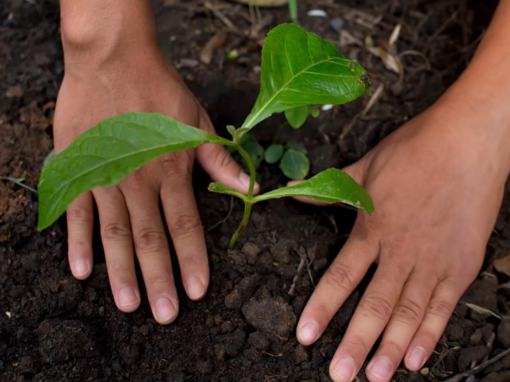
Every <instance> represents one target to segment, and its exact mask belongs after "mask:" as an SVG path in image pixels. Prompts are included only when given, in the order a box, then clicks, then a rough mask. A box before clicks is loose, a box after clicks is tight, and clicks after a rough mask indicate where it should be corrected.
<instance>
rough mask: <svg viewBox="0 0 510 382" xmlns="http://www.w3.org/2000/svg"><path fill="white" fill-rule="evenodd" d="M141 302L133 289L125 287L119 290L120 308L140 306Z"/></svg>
mask: <svg viewBox="0 0 510 382" xmlns="http://www.w3.org/2000/svg"><path fill="white" fill-rule="evenodd" d="M139 301H140V300H139V299H138V296H137V295H136V293H135V291H134V290H133V288H130V287H124V288H122V289H121V290H119V306H132V305H136V304H138V302H139Z"/></svg>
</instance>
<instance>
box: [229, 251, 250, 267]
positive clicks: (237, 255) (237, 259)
mask: <svg viewBox="0 0 510 382" xmlns="http://www.w3.org/2000/svg"><path fill="white" fill-rule="evenodd" d="M228 257H229V258H230V259H231V260H232V261H233V262H234V264H235V265H246V256H244V254H243V253H242V252H241V251H237V250H235V249H234V250H232V251H228Z"/></svg>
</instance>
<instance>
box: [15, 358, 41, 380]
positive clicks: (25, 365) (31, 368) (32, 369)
mask: <svg viewBox="0 0 510 382" xmlns="http://www.w3.org/2000/svg"><path fill="white" fill-rule="evenodd" d="M18 369H19V371H20V373H21V374H23V375H26V376H31V375H34V374H36V373H37V366H36V363H35V361H34V359H33V358H32V357H30V356H25V357H23V358H21V361H20V362H19V365H18Z"/></svg>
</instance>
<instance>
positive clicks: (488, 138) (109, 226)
mask: <svg viewBox="0 0 510 382" xmlns="http://www.w3.org/2000/svg"><path fill="white" fill-rule="evenodd" d="M509 3H510V0H503V1H502V2H501V4H500V7H499V9H498V11H497V14H496V16H495V19H494V20H493V23H492V25H491V27H490V29H489V31H488V32H487V34H486V36H485V38H484V40H483V42H482V43H481V45H480V47H479V49H478V51H477V53H476V55H475V57H474V58H473V60H472V62H471V64H470V66H469V68H468V69H467V70H466V72H465V73H464V74H463V75H462V76H461V77H460V78H459V80H458V81H457V82H456V83H455V84H454V85H453V86H452V87H451V88H450V89H449V90H448V91H447V92H446V93H445V94H444V95H443V96H442V97H441V99H440V100H438V101H437V102H436V103H435V104H434V105H433V106H432V107H431V108H430V109H429V110H427V111H426V112H425V113H423V114H421V115H420V116H418V117H416V118H414V119H413V120H411V121H410V122H408V123H407V124H406V125H404V126H402V127H401V128H400V129H398V130H397V131H396V132H395V133H393V134H392V135H390V136H389V137H388V138H387V139H385V140H384V141H383V142H381V144H379V145H378V146H377V147H376V148H375V149H374V150H372V151H371V152H370V153H369V154H367V155H366V156H365V157H364V158H363V159H361V160H360V161H359V162H357V163H355V164H354V165H352V166H349V167H348V168H346V169H345V170H346V171H347V172H348V173H350V174H351V175H352V176H353V177H354V178H355V179H356V180H357V181H358V182H360V183H361V184H362V185H363V186H364V187H365V188H366V189H367V190H368V191H369V192H370V194H371V195H372V198H373V200H374V204H375V211H376V212H375V214H374V215H373V216H372V217H368V216H367V215H366V214H364V213H360V214H359V216H358V219H357V221H356V224H355V227H354V229H353V231H352V234H351V235H350V237H349V240H348V241H347V243H346V245H345V246H344V248H343V249H342V251H341V253H340V254H339V256H338V257H337V258H336V259H335V261H334V262H333V264H332V265H331V267H330V268H329V269H328V271H327V272H326V274H325V275H324V277H323V278H322V280H321V282H320V284H319V285H318V287H317V289H316V291H315V293H314V294H313V296H312V297H311V299H310V301H309V302H308V305H307V306H306V308H305V310H304V312H303V314H302V316H301V318H300V321H299V323H298V327H297V336H298V339H299V341H300V342H301V343H303V344H304V345H309V344H311V343H313V342H315V341H316V340H317V339H318V338H319V337H320V335H321V334H322V332H323V331H324V330H325V328H326V326H327V325H328V323H329V321H330V320H331V318H332V317H333V315H334V314H335V313H336V311H337V310H338V309H339V307H340V306H341V305H342V304H343V302H344V301H345V299H346V298H347V297H348V296H349V294H350V293H351V292H352V291H353V290H354V288H355V287H356V285H357V284H358V283H359V281H360V280H361V279H362V277H363V276H364V275H365V274H366V272H367V270H368V268H369V267H370V266H371V265H372V264H373V263H374V262H376V263H377V264H378V268H377V271H376V274H375V275H374V278H373V279H372V282H371V283H370V286H369V287H368V289H367V291H366V292H365V294H364V296H363V299H362V301H361V302H360V305H359V307H358V309H357V311H356V313H355V315H354V317H353V319H352V321H351V324H350V326H349V328H348V331H347V333H346V335H345V337H344V339H343V341H342V343H341V345H340V347H339V348H338V351H337V353H336V354H335V356H334V358H333V360H332V362H331V376H332V378H333V379H334V380H335V381H351V380H352V379H353V378H354V376H355V375H356V374H357V372H358V371H359V370H360V368H361V366H362V365H363V362H364V361H365V359H366V357H367V356H368V352H369V351H370V350H371V348H372V347H373V345H374V343H375V341H376V340H377V338H378V337H379V336H380V335H381V333H382V332H383V330H385V331H384V335H383V339H382V342H381V345H380V346H379V348H378V350H377V352H376V354H375V356H374V357H373V359H372V360H371V362H370V363H369V365H368V368H367V376H368V378H369V380H370V381H371V382H374V381H389V380H390V378H391V375H393V373H394V371H395V369H396V367H397V366H398V364H399V363H400V360H401V359H403V358H404V359H405V363H406V366H407V367H408V368H409V369H410V370H418V369H419V368H421V366H422V365H423V363H424V362H425V360H426V359H427V358H428V357H430V355H431V354H432V351H433V349H434V346H435V344H436V343H437V341H438V340H439V338H440V336H441V334H442V332H443V331H444V328H445V326H446V323H447V321H448V319H449V318H450V316H451V313H452V311H453V309H454V307H455V305H456V303H457V301H458V300H459V298H460V296H461V295H462V293H463V292H464V290H465V289H466V288H467V287H468V285H469V284H470V282H471V281H472V280H474V278H475V277H476V275H477V273H478V271H479V269H480V266H481V264H482V261H483V256H484V251H485V245H486V243H487V240H488V238H489V236H490V233H491V231H492V228H493V226H494V222H495V219H496V216H497V214H498V211H499V208H500V204H501V200H502V195H503V189H504V184H505V180H506V178H507V176H508V173H509V171H510V150H509V149H508V145H509V142H510V140H509V139H510V123H509V122H508V121H510V118H509V117H510V115H508V114H510V108H508V106H507V105H508V104H509V102H510V100H509V98H510V92H509V91H508V89H509V88H510V77H509V76H508V74H507V68H508V66H509V64H510V51H508V49H507V47H508V46H510V30H509V28H510V25H505V20H509V19H510V4H509ZM61 6H62V36H63V45H64V53H65V65H66V74H65V78H64V82H63V84H62V88H61V91H60V94H59V99H58V102H57V110H56V115H55V127H54V132H55V147H56V150H57V152H58V151H61V150H62V149H63V148H65V147H66V146H67V145H69V144H70V143H71V142H72V141H73V140H74V139H75V138H76V137H77V136H78V135H80V134H81V133H82V132H83V131H85V130H86V129H88V128H90V127H92V126H94V125H95V124H96V123H97V122H99V121H100V120H102V119H104V118H106V117H109V116H111V115H115V114H119V113H121V112H125V111H146V112H148V111H158V112H161V113H163V114H167V115H170V116H172V117H174V118H176V119H178V120H180V121H182V122H184V123H188V124H191V125H194V126H199V127H200V128H203V129H206V130H209V131H212V130H211V129H212V126H211V124H210V122H209V119H208V118H207V116H206V114H205V112H204V111H203V109H201V108H200V106H198V104H197V102H196V100H195V99H194V98H193V96H192V95H191V94H190V93H189V91H188V90H187V89H186V87H185V86H184V85H183V84H182V81H181V80H180V79H179V77H178V75H177V74H176V72H175V70H174V69H173V68H171V67H170V66H169V65H168V64H167V63H166V62H165V60H164V58H163V57H162V55H161V53H160V52H159V50H158V48H157V44H156V42H155V40H156V38H155V32H154V24H153V19H152V15H151V13H150V9H149V7H148V5H147V3H146V2H145V1H141V0H122V1H121V0H108V1H105V0H103V1H99V0H88V1H83V0H62V1H61ZM489 69H490V70H489ZM195 153H196V157H197V159H198V161H199V162H200V164H201V165H202V166H203V167H204V169H205V170H206V171H207V172H208V173H209V174H210V175H211V177H212V178H214V179H215V180H218V181H221V182H223V183H225V184H227V185H229V186H231V187H234V188H237V189H239V190H240V191H244V192H246V190H247V178H246V176H245V175H240V174H242V173H241V172H240V169H239V167H238V166H237V165H236V164H235V163H234V162H233V161H232V160H231V158H230V157H229V156H228V155H227V154H226V153H225V151H224V150H223V149H222V148H221V147H220V146H211V145H208V146H207V145H205V146H203V147H199V148H198V149H197V150H196V151H193V150H188V151H186V152H184V153H178V154H169V155H167V156H164V157H162V158H161V159H159V160H156V161H154V162H151V163H150V164H148V165H146V166H144V167H143V168H142V169H141V170H139V171H137V172H136V173H135V174H133V175H131V176H130V177H128V178H127V179H126V180H124V181H123V182H121V183H120V184H119V185H118V186H116V187H109V188H100V189H95V190H94V191H93V192H92V193H89V194H86V195H85V196H83V197H81V198H80V199H78V200H77V201H76V202H75V203H74V204H73V206H72V207H71V208H70V209H69V210H68V214H67V216H68V227H69V262H70V266H71V270H72V271H73V274H74V275H75V276H76V277H77V278H80V279H84V278H86V277H88V275H89V274H90V272H91V269H92V243H91V241H92V219H93V218H92V198H94V199H95V201H96V204H97V205H98V210H99V217H100V225H101V234H102V239H103V244H104V248H105V254H106V261H107V267H108V272H109V276H110V282H111V285H112V291H113V295H114V298H115V301H116V303H117V305H118V306H119V308H120V309H121V310H123V311H125V312H130V311H133V310H135V309H136V308H137V307H138V304H139V300H140V294H139V292H138V286H137V283H136V277H135V274H134V254H133V251H132V246H133V245H132V244H133V241H134V244H135V250H136V255H137V257H138V260H139V262H140V265H141V268H142V273H143V276H144V281H145V283H146V285H147V290H148V294H149V300H150V302H151V307H152V309H153V312H154V315H155V318H156V320H158V322H160V323H162V324H165V323H169V322H171V321H173V320H174V319H175V317H176V315H177V310H178V305H177V304H178V303H177V296H176V294H175V286H174V284H173V277H172V271H171V265H170V261H169V256H170V255H169V251H168V243H167V242H166V238H165V236H164V231H163V228H162V227H163V225H162V220H161V218H160V211H159V207H158V203H159V200H160V199H161V201H162V204H163V207H164V215H165V219H166V221H167V223H168V226H169V228H170V233H171V236H172V239H173V241H174V245H175V247H176V250H177V256H178V258H179V264H180V267H181V271H182V275H183V281H184V285H185V289H186V291H187V293H188V295H189V296H190V297H191V298H193V299H197V298H200V297H201V296H203V294H204V293H205V290H206V288H207V284H208V279H209V278H208V277H209V275H208V267H207V257H206V249H205V244H204V241H203V232H202V229H201V226H200V220H199V217H198V212H197V209H196V204H195V201H194V199H193V193H192V188H191V181H190V171H191V166H192V162H193V158H194V156H195ZM240 177H242V179H244V180H245V181H244V182H240ZM181 178H183V179H184V180H182V181H181ZM158 219H159V220H158ZM193 276H197V278H198V280H199V281H200V283H199V284H195V285H196V287H193V285H192V284H193V283H191V282H190V281H191V280H193ZM126 287H128V288H131V289H132V290H133V291H134V298H133V299H132V304H128V305H123V304H122V301H121V300H122V298H121V297H125V296H121V295H122V294H123V293H124V292H125V288H126ZM159 297H163V299H166V300H168V301H169V302H170V304H168V303H167V302H164V303H163V305H161V306H159V305H158V304H157V303H156V301H158V298H159ZM158 307H161V308H163V309H162V311H164V312H166V313H167V314H166V317H162V316H160V315H158V314H157V311H158ZM162 318H165V319H162Z"/></svg>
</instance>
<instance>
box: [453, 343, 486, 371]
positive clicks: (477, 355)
mask: <svg viewBox="0 0 510 382" xmlns="http://www.w3.org/2000/svg"><path fill="white" fill-rule="evenodd" d="M489 353H490V349H489V348H488V347H487V346H485V345H478V346H471V347H469V348H464V349H462V350H461V351H460V355H459V360H458V365H459V370H460V371H461V372H464V371H466V370H468V369H470V368H471V366H472V364H478V362H480V361H481V360H482V359H484V358H485V357H486V356H487V355H489Z"/></svg>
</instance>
